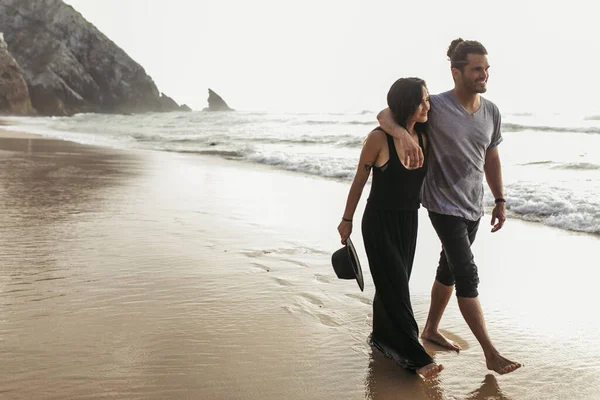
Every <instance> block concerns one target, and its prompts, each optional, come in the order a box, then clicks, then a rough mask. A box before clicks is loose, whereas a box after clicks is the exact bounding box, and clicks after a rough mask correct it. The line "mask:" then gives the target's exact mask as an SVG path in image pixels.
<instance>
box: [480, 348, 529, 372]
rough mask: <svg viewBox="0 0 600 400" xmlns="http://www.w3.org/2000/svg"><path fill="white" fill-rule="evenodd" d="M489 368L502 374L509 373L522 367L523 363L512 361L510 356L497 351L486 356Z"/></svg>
mask: <svg viewBox="0 0 600 400" xmlns="http://www.w3.org/2000/svg"><path fill="white" fill-rule="evenodd" d="M485 361H486V365H487V368H488V369H490V370H492V371H495V372H497V373H499V374H500V375H504V374H509V373H511V372H513V371H515V370H517V369H518V368H520V367H521V364H520V363H518V362H515V361H510V360H509V359H508V358H505V357H502V356H501V355H500V354H498V353H495V354H491V355H490V356H487V355H486V357H485Z"/></svg>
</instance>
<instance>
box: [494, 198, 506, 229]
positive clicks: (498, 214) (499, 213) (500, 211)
mask: <svg viewBox="0 0 600 400" xmlns="http://www.w3.org/2000/svg"><path fill="white" fill-rule="evenodd" d="M496 221H497V222H496ZM504 221H506V203H504V202H500V203H498V204H496V207H494V210H493V211H492V225H493V227H492V233H493V232H497V231H499V230H500V229H502V226H504Z"/></svg>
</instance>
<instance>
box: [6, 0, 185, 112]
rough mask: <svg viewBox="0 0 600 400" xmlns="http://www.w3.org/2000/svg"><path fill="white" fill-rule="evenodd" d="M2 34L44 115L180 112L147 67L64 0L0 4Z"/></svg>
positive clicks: (35, 105)
mask: <svg viewBox="0 0 600 400" xmlns="http://www.w3.org/2000/svg"><path fill="white" fill-rule="evenodd" d="M0 32H4V37H5V40H6V43H7V44H8V50H9V51H10V53H11V54H12V55H13V56H14V58H15V60H16V61H17V63H18V64H19V65H20V67H21V69H22V71H23V75H24V77H25V80H26V82H27V85H28V88H29V94H30V97H31V104H32V105H33V107H34V108H35V109H36V110H37V111H38V112H39V113H40V114H43V115H71V114H74V113H78V112H103V113H137V112H147V111H174V110H180V109H181V108H180V107H179V106H178V105H177V103H176V102H175V101H174V100H173V99H171V98H169V97H168V96H165V95H163V94H161V93H160V92H159V91H158V89H157V87H156V85H155V84H154V81H153V80H152V78H150V77H149V76H148V75H147V74H146V72H145V71H144V68H142V66H140V65H139V64H138V63H136V62H135V61H134V60H132V59H131V58H130V57H129V56H128V55H127V54H126V53H125V52H124V51H123V50H122V49H121V48H119V47H118V46H117V45H116V44H115V43H113V42H112V41H111V40H110V39H108V38H107V37H106V36H105V35H104V34H103V33H102V32H100V31H99V30H98V29H97V28H96V27H94V26H93V25H92V24H91V23H89V22H88V21H86V20H85V19H84V18H83V17H82V16H81V14H79V13H78V12H77V11H75V10H74V9H73V8H72V7H71V6H68V5H66V4H65V3H63V2H62V1H61V0H33V1H23V0H0Z"/></svg>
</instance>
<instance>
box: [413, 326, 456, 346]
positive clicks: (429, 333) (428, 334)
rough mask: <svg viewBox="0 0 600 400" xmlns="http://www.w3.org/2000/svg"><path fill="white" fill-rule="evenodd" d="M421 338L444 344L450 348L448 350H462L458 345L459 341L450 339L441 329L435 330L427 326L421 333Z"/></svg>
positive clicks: (440, 344) (439, 344)
mask: <svg viewBox="0 0 600 400" xmlns="http://www.w3.org/2000/svg"><path fill="white" fill-rule="evenodd" d="M421 338H423V339H425V340H428V341H430V342H432V343H435V344H437V345H438V346H442V347H443V348H445V349H448V350H454V351H460V350H461V347H460V346H459V345H458V343H455V342H453V341H452V340H450V339H448V338H447V337H446V336H444V335H442V334H441V333H440V331H438V330H435V331H434V330H430V329H427V328H425V330H424V331H423V333H422V334H421Z"/></svg>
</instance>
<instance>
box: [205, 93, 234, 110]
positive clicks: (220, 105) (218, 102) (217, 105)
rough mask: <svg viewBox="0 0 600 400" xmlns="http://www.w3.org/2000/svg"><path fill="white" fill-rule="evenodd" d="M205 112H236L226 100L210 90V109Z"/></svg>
mask: <svg viewBox="0 0 600 400" xmlns="http://www.w3.org/2000/svg"><path fill="white" fill-rule="evenodd" d="M203 111H234V110H233V109H232V108H230V107H229V106H228V105H227V103H225V100H223V98H222V97H221V96H219V95H218V94H216V93H215V92H214V91H212V90H211V89H208V107H206V108H205V109H204V110H203Z"/></svg>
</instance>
